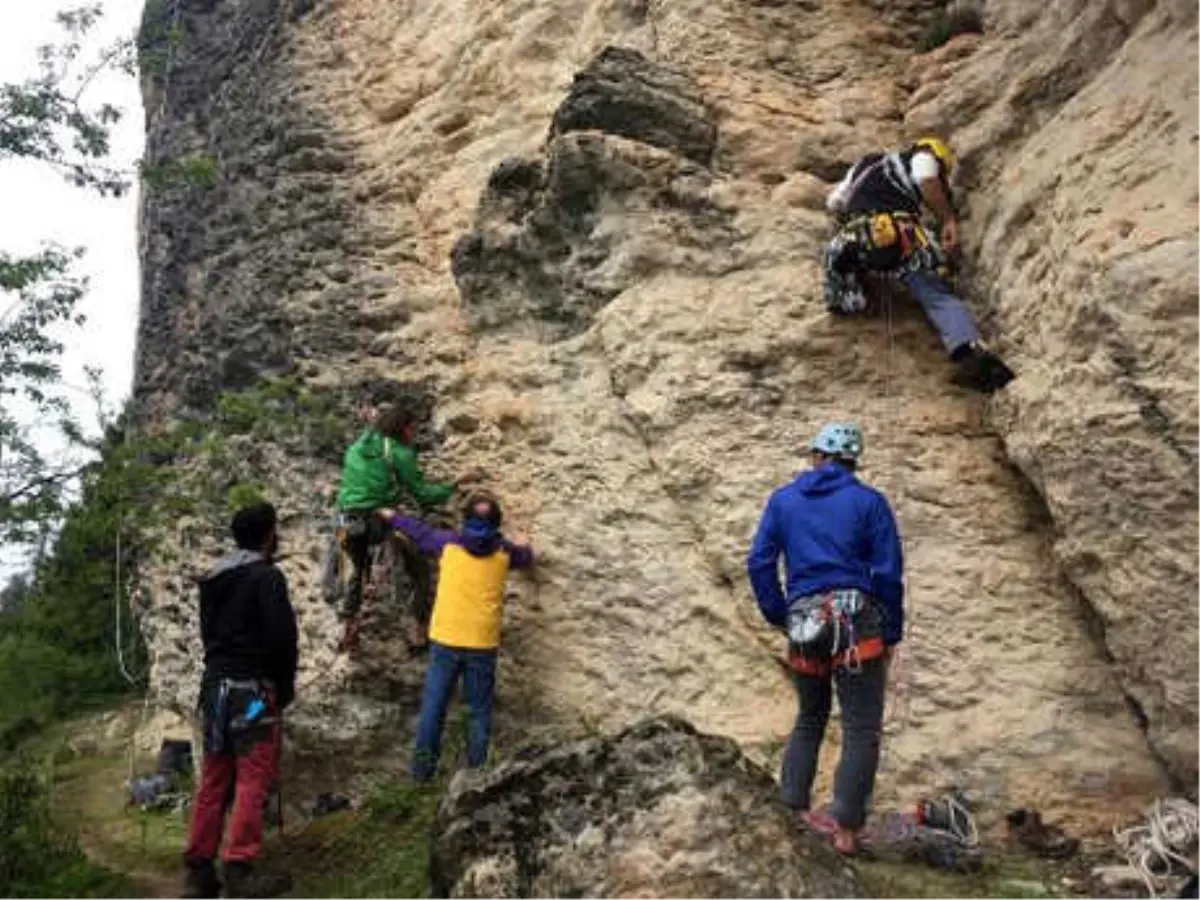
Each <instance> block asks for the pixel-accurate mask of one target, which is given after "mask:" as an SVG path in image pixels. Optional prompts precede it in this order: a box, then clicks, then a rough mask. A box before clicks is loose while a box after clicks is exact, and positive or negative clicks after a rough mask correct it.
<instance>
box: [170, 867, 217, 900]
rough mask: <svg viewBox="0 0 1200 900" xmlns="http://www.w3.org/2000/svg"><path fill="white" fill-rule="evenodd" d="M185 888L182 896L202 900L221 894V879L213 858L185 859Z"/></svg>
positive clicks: (190, 899)
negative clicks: (218, 876)
mask: <svg viewBox="0 0 1200 900" xmlns="http://www.w3.org/2000/svg"><path fill="white" fill-rule="evenodd" d="M183 866H184V870H183V890H182V891H181V892H180V894H179V896H180V897H185V898H188V900H202V898H207V897H220V896H221V881H220V879H219V878H217V869H216V867H215V866H214V865H213V861H212V860H211V859H185V860H184V861H183Z"/></svg>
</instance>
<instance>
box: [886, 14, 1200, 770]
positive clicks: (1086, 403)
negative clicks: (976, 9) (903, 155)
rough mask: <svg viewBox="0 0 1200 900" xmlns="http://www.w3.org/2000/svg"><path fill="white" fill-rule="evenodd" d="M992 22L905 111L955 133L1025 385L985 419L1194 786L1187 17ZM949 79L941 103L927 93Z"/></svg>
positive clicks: (949, 55) (1126, 679)
mask: <svg viewBox="0 0 1200 900" xmlns="http://www.w3.org/2000/svg"><path fill="white" fill-rule="evenodd" d="M989 11H990V12H991V15H990V22H989V28H988V34H989V36H988V39H987V40H986V41H985V42H983V43H982V44H979V45H978V46H975V47H970V48H967V49H966V50H965V51H964V50H957V51H952V50H951V48H949V47H947V48H946V49H945V51H943V52H942V53H941V54H940V57H939V58H938V59H936V60H934V61H931V62H930V64H929V66H928V67H927V68H925V69H924V71H922V72H921V82H922V84H921V86H919V87H918V89H917V97H920V96H921V95H922V94H923V93H924V94H925V97H924V98H923V102H915V103H914V106H913V108H912V109H910V110H909V112H908V119H909V120H910V121H911V122H913V123H914V124H917V123H919V125H920V127H922V128H923V127H929V126H932V127H937V128H941V129H954V132H955V134H956V136H957V137H958V140H959V142H960V144H961V147H962V150H963V151H964V152H965V153H966V154H967V155H968V157H969V158H970V159H971V161H972V167H973V169H974V173H973V175H972V178H971V181H972V183H973V184H974V186H975V187H976V190H975V192H974V194H975V197H976V199H975V200H974V201H973V202H972V206H971V212H972V218H973V220H974V223H973V226H972V230H973V231H974V233H975V234H976V235H978V245H977V259H978V260H979V266H978V269H979V271H978V277H977V279H976V283H977V284H979V286H980V288H981V289H982V290H981V292H980V293H981V296H984V297H987V298H988V300H990V307H991V309H992V311H993V316H994V317H993V327H994V330H995V332H996V333H997V335H998V336H1000V340H1001V342H1002V346H1003V347H1004V348H1005V349H1006V350H1009V351H1010V352H1011V353H1012V354H1013V355H1014V357H1015V359H1016V363H1017V368H1019V369H1020V371H1021V372H1022V378H1021V380H1020V381H1019V382H1018V383H1016V385H1015V388H1016V389H1015V390H1013V391H1010V392H1008V393H1007V395H1006V396H1005V398H1004V399H1003V401H1001V402H1000V403H999V404H998V405H997V409H996V411H995V422H996V427H997V428H998V430H999V431H1000V432H1001V433H1002V434H1003V435H1004V438H1005V446H1006V449H1007V452H1008V454H1009V456H1010V458H1012V459H1013V461H1014V462H1016V463H1017V465H1019V466H1020V467H1021V469H1022V471H1024V472H1025V473H1026V475H1027V476H1028V477H1029V479H1030V480H1031V481H1032V482H1033V484H1034V485H1035V486H1036V487H1037V489H1038V491H1039V493H1041V494H1042V496H1043V497H1044V498H1045V501H1046V504H1047V507H1048V509H1049V511H1050V514H1051V516H1052V517H1053V519H1054V522H1055V535H1054V553H1055V557H1056V559H1057V560H1058V561H1059V563H1060V564H1061V565H1062V568H1063V571H1064V572H1065V573H1066V575H1067V577H1068V578H1069V579H1070V581H1071V582H1072V583H1073V584H1074V585H1075V587H1076V588H1077V589H1078V590H1079V591H1080V592H1081V593H1082V595H1083V598H1084V600H1085V602H1086V603H1088V604H1089V605H1090V606H1091V607H1092V609H1093V610H1094V611H1095V613H1096V616H1097V619H1098V622H1099V625H1100V627H1101V630H1102V631H1103V634H1104V642H1105V645H1106V646H1107V648H1108V651H1109V652H1110V653H1111V654H1112V658H1113V663H1114V668H1115V670H1116V671H1117V672H1118V674H1119V676H1120V679H1121V682H1122V685H1123V686H1124V689H1125V690H1126V691H1127V692H1128V693H1129V695H1130V697H1131V698H1132V699H1133V700H1134V701H1135V702H1136V703H1137V705H1138V706H1139V707H1140V708H1141V710H1142V712H1143V713H1144V715H1145V716H1146V719H1147V722H1148V728H1149V737H1150V741H1151V744H1152V746H1153V747H1154V748H1155V750H1156V752H1158V753H1159V754H1160V755H1161V756H1162V757H1163V758H1164V759H1165V760H1166V761H1167V763H1168V765H1169V766H1170V767H1171V769H1172V771H1174V772H1175V773H1176V774H1177V775H1178V776H1179V777H1180V778H1181V780H1182V781H1183V782H1184V783H1186V784H1189V785H1191V784H1194V783H1195V781H1196V728H1197V718H1196V708H1197V679H1196V673H1195V672H1194V671H1193V670H1192V668H1191V665H1190V663H1191V660H1193V659H1195V658H1196V656H1197V653H1198V647H1197V638H1196V635H1197V632H1196V627H1195V625H1196V602H1195V601H1196V593H1197V581H1196V540H1197V538H1196V536H1197V492H1196V459H1197V427H1198V422H1197V406H1196V371H1197V345H1196V334H1197V324H1196V313H1197V298H1198V289H1197V276H1196V259H1197V251H1196V210H1197V170H1196V160H1195V156H1196V150H1195V148H1196V142H1197V131H1196V102H1195V98H1196V83H1195V79H1194V78H1193V77H1192V75H1191V73H1190V72H1188V71H1186V69H1187V65H1181V64H1182V63H1183V61H1185V60H1187V61H1190V60H1194V59H1195V54H1196V48H1195V36H1196V9H1195V7H1194V5H1192V4H1183V3H1149V2H1137V3H1086V2H1074V3H1072V2H1059V3H1054V4H1051V5H1050V6H1049V8H1048V9H1047V10H1046V11H1045V14H1043V15H1036V16H1035V15H1031V11H1030V10H1029V9H1028V8H1025V7H1023V6H1022V5H1020V4H995V5H994V9H993V6H992V5H989ZM999 72H1019V73H1020V74H1019V75H1017V76H1016V77H1014V78H1012V79H1006V80H1002V79H1000V78H997V77H996V75H997V73H999ZM947 81H949V82H951V83H953V84H954V85H955V90H954V92H953V95H952V96H951V95H950V92H946V91H942V92H937V88H938V87H939V86H940V85H941V84H944V83H945V82H947ZM1143 98H1144V99H1143ZM915 100H916V97H914V101H915ZM965 111H970V113H971V115H970V116H969V117H968V116H966V115H964V112H965ZM1183 660H1187V661H1188V665H1186V666H1184V665H1180V663H1181V662H1182V661H1183Z"/></svg>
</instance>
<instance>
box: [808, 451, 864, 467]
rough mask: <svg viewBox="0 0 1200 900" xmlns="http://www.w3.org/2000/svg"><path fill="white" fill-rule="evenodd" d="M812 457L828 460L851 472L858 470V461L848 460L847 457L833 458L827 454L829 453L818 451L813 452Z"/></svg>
mask: <svg viewBox="0 0 1200 900" xmlns="http://www.w3.org/2000/svg"><path fill="white" fill-rule="evenodd" d="M813 456H815V457H817V458H818V459H822V460H829V461H831V462H835V463H837V464H838V465H839V466H843V467H844V468H846V469H848V470H850V471H851V472H853V471H855V470H856V469H858V460H857V459H850V457H848V456H833V455H832V454H829V453H822V452H821V451H820V450H814V451H813Z"/></svg>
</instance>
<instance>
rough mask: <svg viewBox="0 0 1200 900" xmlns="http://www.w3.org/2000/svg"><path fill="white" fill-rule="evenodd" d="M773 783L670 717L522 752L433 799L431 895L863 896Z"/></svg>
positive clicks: (731, 748)
mask: <svg viewBox="0 0 1200 900" xmlns="http://www.w3.org/2000/svg"><path fill="white" fill-rule="evenodd" d="M773 788H774V785H773V783H772V780H771V777H770V776H769V775H768V774H767V773H765V772H763V771H762V770H761V769H758V768H757V767H756V766H755V765H754V764H753V763H751V762H750V761H749V760H748V759H746V757H745V756H743V755H742V753H741V751H740V750H738V748H737V745H736V744H735V743H734V742H733V741H731V740H729V739H727V738H715V737H710V736H707V735H702V734H699V733H697V732H696V730H695V729H694V728H692V727H691V726H689V725H688V724H687V723H685V722H683V721H681V720H679V719H673V718H662V719H652V720H649V721H646V722H642V723H639V724H637V725H635V726H633V727H632V728H629V729H628V730H626V731H623V732H622V733H620V734H618V735H616V736H615V737H611V738H597V739H593V740H587V741H582V742H579V743H576V744H572V745H567V746H561V747H554V748H552V749H547V750H544V751H542V752H537V751H534V752H532V753H530V754H529V758H525V759H522V758H518V759H516V760H514V761H511V762H506V763H504V764H502V765H501V766H499V767H497V768H496V769H495V770H494V771H490V772H487V773H486V774H485V775H482V776H462V777H459V778H458V779H456V780H455V781H454V782H453V783H452V785H451V788H450V790H449V792H448V793H447V795H446V797H445V798H444V799H443V801H442V804H441V807H440V808H439V810H438V817H437V823H436V825H435V827H434V837H433V852H432V856H431V859H430V876H431V888H432V890H431V895H432V896H434V897H629V896H640V897H861V896H863V894H862V892H861V890H860V889H859V887H858V885H857V883H856V882H855V879H854V876H853V874H852V873H851V872H850V871H849V869H848V868H847V866H846V864H845V863H844V862H843V861H841V860H840V859H839V858H838V856H837V855H836V854H835V853H834V852H833V850H832V849H831V848H830V847H829V846H828V844H826V843H825V842H822V841H818V840H816V839H814V838H813V837H812V836H811V835H808V836H802V835H801V833H800V831H799V830H798V829H797V828H796V827H795V826H794V825H793V824H792V822H791V820H790V817H789V815H788V814H787V813H786V812H785V811H784V810H783V809H782V807H780V806H779V805H778V804H777V802H776V801H775V798H774V790H773Z"/></svg>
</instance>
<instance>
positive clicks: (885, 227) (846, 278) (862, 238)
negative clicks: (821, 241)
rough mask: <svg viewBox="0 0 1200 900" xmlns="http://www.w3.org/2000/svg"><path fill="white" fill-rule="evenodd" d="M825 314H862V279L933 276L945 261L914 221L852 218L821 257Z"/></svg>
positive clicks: (892, 216)
mask: <svg viewBox="0 0 1200 900" xmlns="http://www.w3.org/2000/svg"><path fill="white" fill-rule="evenodd" d="M821 261H822V268H823V270H824V274H825V279H824V296H825V306H826V308H827V309H828V310H829V311H830V312H832V313H835V314H840V315H853V314H855V313H860V312H862V311H863V310H865V309H866V308H867V296H866V293H865V292H864V290H863V284H862V280H861V279H862V275H863V274H864V273H866V272H870V273H871V274H873V275H875V276H877V277H881V278H885V279H889V280H896V279H898V278H900V277H901V276H902V275H904V274H905V273H907V272H915V271H930V272H937V271H939V270H941V269H942V268H943V267H944V266H945V265H946V256H945V254H944V253H943V251H942V249H941V247H940V246H939V245H938V243H937V240H936V239H935V238H934V236H933V235H932V234H931V233H930V231H929V230H928V229H927V228H925V226H924V225H922V224H921V222H920V220H919V218H918V217H917V216H913V215H910V214H909V213H905V212H880V213H871V214H867V215H859V216H854V217H852V218H851V219H849V220H848V221H847V222H846V223H845V224H843V225H842V226H841V227H840V228H839V229H838V232H837V234H835V235H834V236H833V238H832V239H830V240H829V241H828V242H827V243H826V244H825V246H824V247H823V248H822V251H821Z"/></svg>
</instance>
